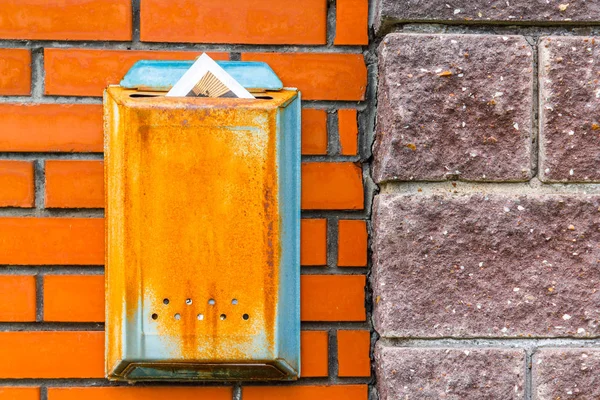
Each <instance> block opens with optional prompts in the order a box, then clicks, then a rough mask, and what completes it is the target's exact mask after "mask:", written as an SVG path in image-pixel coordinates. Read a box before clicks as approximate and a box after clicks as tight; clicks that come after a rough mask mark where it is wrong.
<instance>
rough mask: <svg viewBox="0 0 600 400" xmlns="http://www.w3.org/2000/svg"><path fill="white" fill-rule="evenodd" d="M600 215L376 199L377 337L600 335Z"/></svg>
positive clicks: (588, 200) (574, 199)
mask: <svg viewBox="0 0 600 400" xmlns="http://www.w3.org/2000/svg"><path fill="white" fill-rule="evenodd" d="M599 206H600V196H586V195H578V196H576V195H550V194H546V195H531V194H530V195H519V194H518V193H517V194H515V195H503V194H499V193H494V194H487V195H486V194H473V195H451V194H448V195H437V194H435V195H432V194H413V195H400V194H384V195H378V196H377V197H376V199H375V204H374V213H373V232H374V237H373V250H374V255H373V257H374V258H373V260H374V266H373V274H374V282H373V283H374V286H373V290H374V295H375V303H376V304H375V309H374V318H375V328H376V330H377V331H378V332H379V333H380V334H381V335H382V336H384V337H449V336H452V337H527V336H535V337H564V336H577V337H586V336H598V335H600V308H599V307H598V304H600V290H599V289H600V267H599V262H600V245H599V243H600V208H599Z"/></svg>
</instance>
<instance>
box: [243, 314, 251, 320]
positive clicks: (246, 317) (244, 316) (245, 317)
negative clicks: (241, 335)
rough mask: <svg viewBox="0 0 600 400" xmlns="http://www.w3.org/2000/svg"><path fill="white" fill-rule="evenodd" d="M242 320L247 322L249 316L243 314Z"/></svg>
mask: <svg viewBox="0 0 600 400" xmlns="http://www.w3.org/2000/svg"><path fill="white" fill-rule="evenodd" d="M242 318H244V321H248V318H250V316H249V315H248V314H244V315H242Z"/></svg>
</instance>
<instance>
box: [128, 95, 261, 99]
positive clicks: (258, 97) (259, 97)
mask: <svg viewBox="0 0 600 400" xmlns="http://www.w3.org/2000/svg"><path fill="white" fill-rule="evenodd" d="M130 96H133V95H130ZM254 98H255V99H263V100H272V99H273V98H272V97H271V96H254Z"/></svg>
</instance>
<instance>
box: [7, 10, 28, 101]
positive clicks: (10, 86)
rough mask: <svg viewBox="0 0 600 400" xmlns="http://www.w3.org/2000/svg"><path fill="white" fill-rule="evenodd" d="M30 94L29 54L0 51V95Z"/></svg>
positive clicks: (25, 50)
mask: <svg viewBox="0 0 600 400" xmlns="http://www.w3.org/2000/svg"><path fill="white" fill-rule="evenodd" d="M1 3H2V0H0V8H1ZM2 11H4V10H2ZM0 24H2V19H0ZM30 94H31V52H30V51H29V50H27V49H0V95H2V96H28V95H30Z"/></svg>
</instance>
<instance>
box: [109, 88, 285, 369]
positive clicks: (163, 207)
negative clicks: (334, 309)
mask: <svg viewBox="0 0 600 400" xmlns="http://www.w3.org/2000/svg"><path fill="white" fill-rule="evenodd" d="M135 93H136V92H135V91H132V90H125V89H121V88H116V87H112V88H109V89H108V97H109V98H110V99H111V101H110V103H111V104H112V107H108V111H107V115H106V117H107V119H110V120H111V121H112V122H111V127H112V129H113V131H111V132H109V133H107V134H108V135H109V136H110V140H109V142H110V144H109V146H108V147H107V162H106V165H107V167H106V171H105V181H106V185H107V190H106V192H107V193H110V195H108V196H107V198H106V203H107V220H108V223H107V226H108V225H110V228H107V234H108V239H109V240H107V245H108V247H109V251H108V252H107V266H108V267H107V285H108V286H109V287H110V290H109V291H108V292H107V310H108V311H107V326H108V327H109V330H110V332H109V335H110V337H111V338H114V339H115V340H113V341H109V342H108V346H109V348H108V351H107V365H108V366H109V368H110V366H111V365H114V363H115V362H116V360H120V359H122V358H123V354H122V349H123V343H122V341H121V340H122V338H119V335H120V331H121V328H122V327H123V325H124V324H127V323H128V322H131V321H133V320H134V319H135V318H141V320H142V321H141V323H142V326H143V331H144V335H147V336H148V337H152V336H156V335H159V336H160V337H161V338H164V340H166V341H168V342H169V343H170V344H172V345H174V348H175V351H174V352H173V354H171V359H172V360H175V361H178V360H196V361H198V360H199V361H202V362H209V361H212V362H240V361H242V362H243V361H251V360H250V359H248V354H251V353H252V351H255V350H256V347H257V346H258V347H260V350H261V351H262V352H263V353H264V354H266V355H268V354H269V353H273V352H274V351H275V343H274V340H275V338H274V330H275V324H276V320H275V319H276V312H277V308H276V304H277V293H278V289H279V287H278V281H279V276H278V268H279V262H280V255H281V252H280V243H279V237H280V232H279V204H278V202H279V198H278V175H277V140H276V133H277V106H278V105H279V104H283V103H284V102H286V101H288V100H289V99H290V98H292V97H293V96H294V94H295V92H292V91H285V90H284V91H281V92H268V94H269V96H271V97H272V99H267V100H262V101H248V100H244V99H228V100H227V101H226V102H224V101H223V99H203V100H202V102H198V101H197V99H192V98H170V99H166V98H164V97H137V98H132V97H130V95H131V94H135ZM234 106H235V107H234ZM125 120H126V121H127V123H124V122H123V121H125ZM166 300H168V301H166ZM212 300H214V302H215V304H209V302H210V301H212ZM123 303H125V305H126V309H125V310H124V312H123V313H121V312H120V311H121V310H122V309H123V306H122V305H123ZM166 303H167V304H166ZM140 305H142V309H140ZM245 315H247V316H248V318H247V319H246V317H245ZM199 316H201V317H199ZM154 318H155V319H154ZM266 357H267V356H266Z"/></svg>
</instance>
